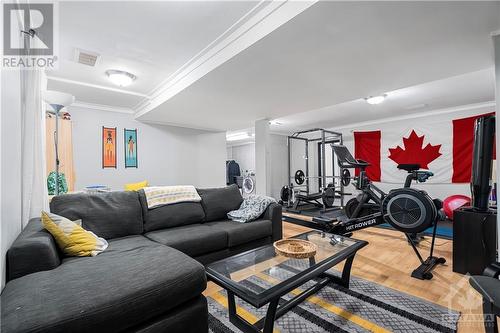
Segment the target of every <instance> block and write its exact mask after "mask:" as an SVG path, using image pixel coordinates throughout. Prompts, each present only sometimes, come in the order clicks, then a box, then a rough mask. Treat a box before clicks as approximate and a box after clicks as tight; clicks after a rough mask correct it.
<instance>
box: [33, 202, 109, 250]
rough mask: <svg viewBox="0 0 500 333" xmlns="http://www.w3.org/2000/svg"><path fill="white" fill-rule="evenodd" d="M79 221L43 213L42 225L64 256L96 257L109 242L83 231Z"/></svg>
mask: <svg viewBox="0 0 500 333" xmlns="http://www.w3.org/2000/svg"><path fill="white" fill-rule="evenodd" d="M78 222H79V221H75V222H73V221H71V220H69V219H67V218H65V217H62V216H59V215H56V214H52V213H46V212H42V224H43V226H44V228H45V229H47V230H48V231H49V232H50V233H51V234H52V236H54V238H55V240H56V243H57V245H59V247H60V248H61V250H62V251H63V252H64V254H66V255H68V256H73V257H88V256H96V255H98V254H99V253H101V252H102V251H104V250H106V248H107V247H108V242H107V241H106V240H105V239H104V238H101V237H97V236H96V235H95V234H94V233H93V232H91V231H87V230H85V229H83V228H82V227H81V226H80V225H79V224H78Z"/></svg>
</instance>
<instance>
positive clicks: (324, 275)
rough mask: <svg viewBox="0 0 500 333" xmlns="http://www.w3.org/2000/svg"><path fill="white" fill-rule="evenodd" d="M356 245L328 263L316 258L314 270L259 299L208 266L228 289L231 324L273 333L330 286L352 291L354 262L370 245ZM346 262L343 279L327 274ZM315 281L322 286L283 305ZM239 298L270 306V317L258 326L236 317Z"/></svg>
mask: <svg viewBox="0 0 500 333" xmlns="http://www.w3.org/2000/svg"><path fill="white" fill-rule="evenodd" d="M302 235H304V234H302ZM302 235H298V236H296V237H300V236H302ZM352 240H354V239H352ZM354 241H356V242H355V244H353V245H351V246H349V247H348V248H345V249H343V250H341V251H339V252H338V253H336V254H334V255H332V256H331V257H329V258H327V259H324V260H322V261H321V262H319V263H318V264H316V263H315V261H314V258H311V259H310V263H311V267H310V268H308V269H306V270H304V271H302V272H300V273H298V274H296V275H294V276H293V277H291V278H289V279H287V280H286V281H284V282H282V283H280V284H278V285H277V286H275V287H273V288H271V289H269V290H266V291H264V292H262V293H261V294H260V295H259V296H258V297H255V296H254V295H252V294H250V293H248V292H247V290H246V289H245V288H242V287H241V286H240V285H239V284H238V282H235V281H233V280H231V279H229V278H226V277H224V276H223V275H222V274H220V273H219V272H217V271H215V270H212V269H210V265H208V266H207V268H206V272H207V276H208V279H209V280H211V281H213V282H215V283H216V284H217V285H219V286H221V287H223V288H224V289H226V291H227V299H228V310H229V321H230V322H231V323H232V324H233V325H235V326H236V327H238V328H239V329H240V330H241V331H243V332H245V333H256V332H261V330H262V332H263V333H271V332H272V331H273V327H274V321H275V320H276V319H278V318H279V317H281V316H283V315H284V314H285V313H286V312H288V311H289V310H290V309H292V308H293V307H294V306H296V305H298V304H299V303H301V302H302V301H303V300H305V299H306V298H308V297H309V296H311V295H312V294H315V293H317V292H318V291H319V290H321V289H322V288H323V287H325V286H326V285H327V284H329V283H336V284H339V285H341V286H343V287H346V288H349V280H350V276H351V267H352V262H353V260H354V256H355V255H356V253H357V251H358V250H359V249H361V248H363V247H365V246H366V245H368V242H366V241H361V240H354ZM266 246H268V245H266ZM255 250H257V249H254V250H250V251H247V252H244V253H241V254H238V255H236V256H234V257H233V258H235V257H238V256H242V255H245V254H247V253H249V252H252V251H255ZM344 260H345V264H344V268H343V270H342V275H341V276H340V277H338V276H335V275H332V274H330V273H328V272H326V271H327V270H329V269H330V268H332V267H333V266H335V265H337V264H339V263H340V262H342V261H344ZM315 279H317V280H318V282H317V283H316V284H315V285H314V286H312V287H310V288H308V289H307V290H305V291H303V292H302V293H301V294H299V295H297V296H295V297H294V298H292V299H290V300H288V301H286V302H285V303H282V304H281V305H279V301H280V299H281V297H283V296H284V295H286V294H288V293H289V292H290V291H292V290H294V289H295V288H297V287H299V286H301V285H303V284H304V283H306V282H308V281H311V280H315ZM235 296H238V297H239V298H241V299H243V300H244V301H246V302H248V303H250V304H251V305H253V306H255V307H256V308H260V307H262V306H264V305H266V304H268V303H269V307H268V309H267V313H266V316H265V317H264V318H262V319H260V320H258V321H257V322H256V323H255V324H251V323H249V322H248V321H247V320H245V319H244V318H242V317H241V316H239V315H238V314H237V313H236V302H235Z"/></svg>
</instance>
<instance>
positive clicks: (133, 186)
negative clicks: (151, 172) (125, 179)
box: [125, 180, 149, 191]
mask: <svg viewBox="0 0 500 333" xmlns="http://www.w3.org/2000/svg"><path fill="white" fill-rule="evenodd" d="M148 186H149V184H148V181H147V180H145V181H143V182H138V183H130V184H125V191H139V190H140V189H142V188H144V187H148Z"/></svg>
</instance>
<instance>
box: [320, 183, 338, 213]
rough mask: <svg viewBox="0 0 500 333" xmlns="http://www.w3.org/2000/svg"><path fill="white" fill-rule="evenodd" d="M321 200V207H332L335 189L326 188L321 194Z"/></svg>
mask: <svg viewBox="0 0 500 333" xmlns="http://www.w3.org/2000/svg"><path fill="white" fill-rule="evenodd" d="M321 200H322V201H323V205H325V207H327V208H330V207H332V206H333V203H334V202H335V188H333V187H327V188H325V189H324V190H323V194H322V195H321Z"/></svg>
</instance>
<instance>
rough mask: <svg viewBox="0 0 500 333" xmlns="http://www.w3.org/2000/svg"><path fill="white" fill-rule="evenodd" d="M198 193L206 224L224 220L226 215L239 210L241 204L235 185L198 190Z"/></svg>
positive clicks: (241, 198)
mask: <svg viewBox="0 0 500 333" xmlns="http://www.w3.org/2000/svg"><path fill="white" fill-rule="evenodd" d="M198 193H199V194H200V196H201V203H202V205H203V209H204V210H205V221H207V222H210V221H216V220H222V219H226V218H227V213H229V212H230V211H232V210H235V209H238V208H240V205H241V203H242V202H243V197H242V196H241V193H240V190H239V188H238V186H237V185H235V184H233V185H231V186H227V187H221V188H205V189H198Z"/></svg>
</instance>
